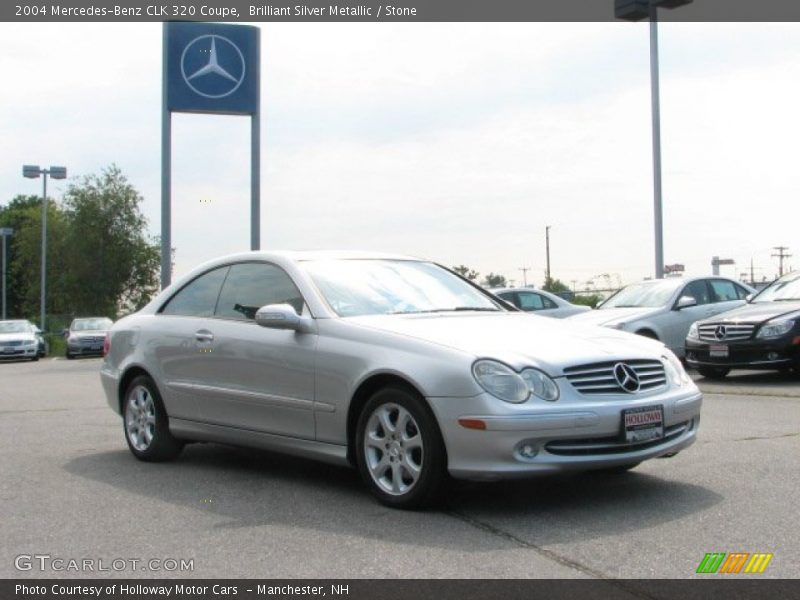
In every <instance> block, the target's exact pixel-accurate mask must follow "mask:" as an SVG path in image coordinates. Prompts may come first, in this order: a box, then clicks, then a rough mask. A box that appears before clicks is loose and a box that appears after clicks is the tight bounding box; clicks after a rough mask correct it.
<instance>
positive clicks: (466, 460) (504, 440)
mask: <svg viewBox="0 0 800 600" xmlns="http://www.w3.org/2000/svg"><path fill="white" fill-rule="evenodd" d="M562 391H563V390H562ZM577 396H578V395H576V396H575V397H571V398H563V397H562V398H561V399H560V400H559V401H557V402H554V403H549V402H544V401H539V400H536V401H529V402H526V403H524V404H522V405H511V404H507V403H505V402H502V401H501V400H498V399H496V398H494V397H493V396H491V395H489V394H480V395H478V396H474V397H471V398H429V401H430V405H431V406H432V407H433V411H434V413H435V414H436V417H437V419H438V422H439V425H440V427H441V430H442V435H443V436H444V441H445V445H446V447H447V454H448V469H449V471H450V474H451V475H452V476H453V477H456V478H459V479H473V480H494V479H506V478H514V477H526V476H531V475H537V474H548V473H558V472H564V471H573V470H590V469H602V468H611V467H616V466H621V465H627V464H631V463H638V462H641V461H644V460H648V459H650V458H656V457H659V456H664V455H671V454H675V453H677V452H680V451H681V450H683V449H684V448H687V447H688V446H690V445H691V444H693V443H694V441H695V439H696V437H697V430H698V427H699V424H700V408H701V406H702V402H703V396H702V394H701V393H700V392H699V390H697V388H696V387H695V386H693V385H691V386H687V387H686V388H678V389H673V390H668V391H661V392H656V393H650V394H638V395H630V396H620V395H614V396H598V397H591V398H590V397H586V398H584V397H577ZM655 405H661V406H663V409H664V423H663V425H664V437H663V438H662V439H659V440H654V441H649V442H641V443H635V444H630V443H626V442H625V441H624V439H623V433H622V411H623V410H625V409H630V408H638V407H649V406H655ZM464 418H467V419H479V420H481V421H483V422H484V423H485V424H486V429H485V430H476V429H468V428H465V427H463V426H462V425H460V424H459V422H458V420H459V419H464ZM524 446H530V447H532V448H534V449H535V456H532V457H525V456H523V455H522V453H521V452H520V450H521V448H523V447H524Z"/></svg>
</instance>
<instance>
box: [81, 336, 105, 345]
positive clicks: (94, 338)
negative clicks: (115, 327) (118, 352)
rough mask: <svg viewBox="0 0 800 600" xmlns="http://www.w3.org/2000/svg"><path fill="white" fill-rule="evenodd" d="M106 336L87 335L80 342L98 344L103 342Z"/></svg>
mask: <svg viewBox="0 0 800 600" xmlns="http://www.w3.org/2000/svg"><path fill="white" fill-rule="evenodd" d="M105 337H106V336H104V335H87V336H84V337H81V338H80V341H81V342H82V343H84V344H97V343H99V342H102V341H103V340H104V339H105Z"/></svg>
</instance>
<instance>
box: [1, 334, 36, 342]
mask: <svg viewBox="0 0 800 600" xmlns="http://www.w3.org/2000/svg"><path fill="white" fill-rule="evenodd" d="M15 340H36V336H35V335H34V334H32V333H29V332H20V333H0V342H13V341H15Z"/></svg>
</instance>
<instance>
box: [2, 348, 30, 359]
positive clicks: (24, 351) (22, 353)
mask: <svg viewBox="0 0 800 600" xmlns="http://www.w3.org/2000/svg"><path fill="white" fill-rule="evenodd" d="M38 351H39V348H38V346H37V345H33V346H2V347H0V360H2V359H15V358H16V359H20V358H35V357H36V356H38Z"/></svg>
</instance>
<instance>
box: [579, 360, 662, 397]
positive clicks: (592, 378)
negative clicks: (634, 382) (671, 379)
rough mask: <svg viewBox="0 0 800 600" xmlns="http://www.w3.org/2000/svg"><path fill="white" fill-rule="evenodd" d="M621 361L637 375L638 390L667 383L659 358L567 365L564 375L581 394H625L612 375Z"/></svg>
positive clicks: (649, 388) (644, 390) (651, 388)
mask: <svg viewBox="0 0 800 600" xmlns="http://www.w3.org/2000/svg"><path fill="white" fill-rule="evenodd" d="M620 363H623V364H626V365H628V366H630V367H631V368H632V369H633V370H634V372H635V373H636V375H637V376H638V377H639V391H640V392H646V391H649V390H654V389H656V388H660V387H662V386H664V385H666V383H667V376H666V373H665V372H664V364H663V363H662V362H661V361H660V360H648V359H634V360H622V361H620V360H615V361H608V362H600V363H592V364H589V365H580V366H577V367H567V368H566V369H564V375H565V376H566V378H567V381H569V382H570V383H571V384H572V387H574V388H575V389H576V390H577V391H578V392H580V393H581V394H588V395H595V394H627V393H628V392H627V391H626V390H624V389H623V388H622V386H621V385H620V384H619V382H618V381H617V378H616V377H615V376H614V367H616V366H617V365H618V364H620Z"/></svg>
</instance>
